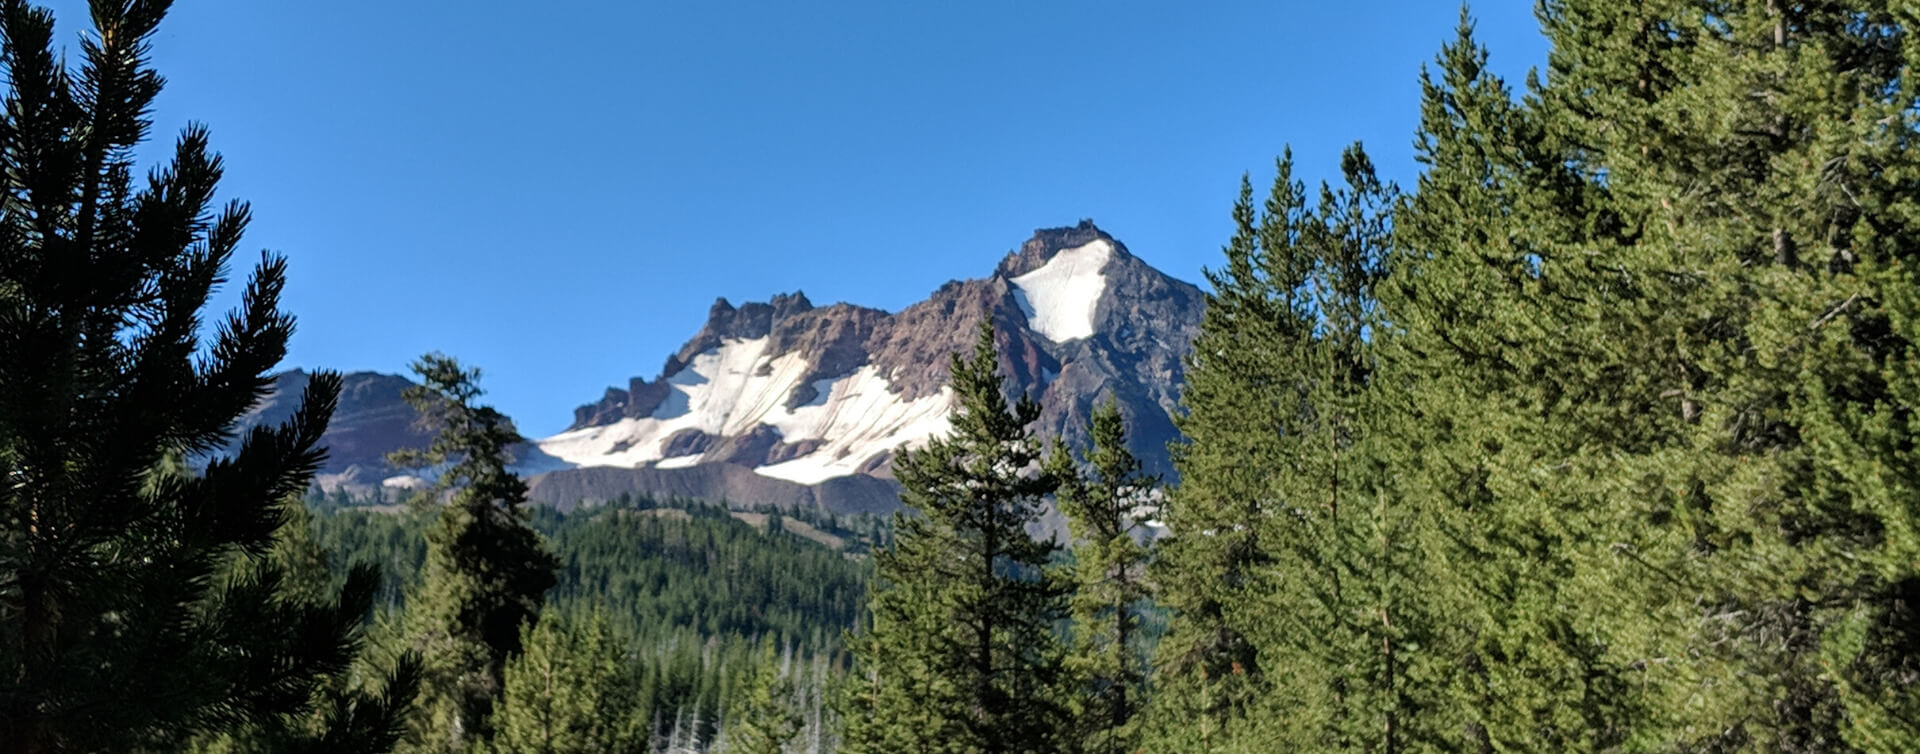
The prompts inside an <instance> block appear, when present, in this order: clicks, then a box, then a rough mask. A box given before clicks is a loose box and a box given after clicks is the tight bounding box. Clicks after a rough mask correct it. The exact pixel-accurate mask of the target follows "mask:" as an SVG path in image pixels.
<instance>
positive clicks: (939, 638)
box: [846, 321, 1070, 754]
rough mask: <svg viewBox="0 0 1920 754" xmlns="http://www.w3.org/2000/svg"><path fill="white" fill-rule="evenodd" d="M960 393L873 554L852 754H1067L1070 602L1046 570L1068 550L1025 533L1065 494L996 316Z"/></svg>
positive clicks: (905, 474)
mask: <svg viewBox="0 0 1920 754" xmlns="http://www.w3.org/2000/svg"><path fill="white" fill-rule="evenodd" d="M951 385H952V387H953V390H954V392H955V394H956V395H957V397H958V400H959V410H958V411H957V412H956V413H955V415H954V417H953V429H952V430H951V432H950V433H949V434H947V435H946V436H944V437H939V438H935V439H934V440H932V441H931V442H929V443H928V445H927V447H925V448H923V449H921V450H917V451H912V452H907V453H905V454H903V455H902V456H901V457H900V459H899V461H898V462H897V463H896V464H895V467H894V473H895V475H896V476H897V477H898V479H899V480H900V484H901V487H902V489H903V493H902V494H903V497H904V500H905V502H906V505H907V507H908V508H909V510H910V511H911V515H900V516H897V517H896V519H895V526H896V532H897V533H896V535H895V537H894V540H893V543H892V544H891V545H890V546H888V547H886V548H884V549H882V550H881V551H880V552H878V553H877V554H876V567H877V571H878V573H877V576H878V581H877V582H876V584H875V585H874V587H873V592H872V597H871V603H870V609H871V610H872V614H873V623H872V627H871V628H870V629H869V631H868V632H867V633H866V634H865V635H863V636H858V637H855V639H854V642H853V647H854V653H855V657H856V660H857V663H858V672H859V673H860V674H861V678H860V680H859V681H857V683H856V688H855V689H854V691H853V693H852V699H851V703H850V706H849V709H848V710H847V718H848V727H847V741H846V748H847V749H848V750H850V751H854V752H866V753H868V754H880V753H882V752H888V753H891V752H900V751H914V752H934V753H940V752H954V753H963V752H964V753H972V752H1048V751H1059V750H1062V749H1065V748H1066V747H1068V746H1069V745H1070V743H1069V742H1067V741H1063V740H1062V734H1063V733H1065V732H1066V731H1067V730H1068V725H1067V723H1068V720H1067V715H1066V712H1065V709H1064V705H1063V702H1062V700H1061V699H1060V698H1059V693H1060V688H1061V685H1062V681H1063V677H1062V667H1061V665H1062V654H1063V652H1062V648H1061V647H1060V641H1059V639H1058V638H1057V637H1056V636H1055V634H1054V625H1055V622H1056V621H1058V620H1059V619H1061V618H1062V617H1064V613H1065V609H1064V608H1065V604H1064V603H1065V598H1066V596H1067V595H1066V590H1065V589H1063V588H1062V586H1061V584H1060V583H1059V580H1058V578H1057V576H1056V575H1055V574H1053V573H1051V572H1050V571H1049V564H1050V562H1051V561H1052V559H1053V556H1054V554H1055V553H1056V552H1057V551H1058V550H1059V546H1058V545H1056V544H1054V543H1052V542H1042V541H1038V540H1035V539H1034V538H1033V537H1032V536H1031V535H1030V534H1029V533H1028V527H1029V526H1030V525H1031V524H1033V523H1035V522H1036V521H1038V519H1039V516H1040V514H1041V512H1042V510H1043V506H1044V504H1045V499H1046V497H1047V496H1048V495H1050V494H1051V493H1052V492H1053V491H1054V489H1055V482H1054V480H1053V478H1052V475H1051V474H1048V473H1045V472H1044V469H1043V468H1039V467H1038V466H1037V465H1038V464H1040V463H1041V461H1042V453H1041V449H1040V443H1039V442H1038V440H1036V439H1035V437H1034V435H1033V432H1032V430H1031V429H1029V425H1031V424H1032V423H1033V421H1034V420H1035V419H1037V418H1038V417H1039V415H1040V407H1039V405H1038V404H1037V403H1035V402H1034V401H1033V400H1032V399H1031V398H1027V397H1023V398H1022V399H1021V400H1019V401H1018V402H1016V403H1014V404H1012V405H1009V404H1008V401H1007V397H1006V395H1005V393H1004V392H1003V391H1004V390H1005V386H1004V384H1003V382H1002V380H1001V378H1000V375H999V357H998V355H997V353H996V348H995V344H994V331H993V325H992V323H991V322H990V321H988V322H983V323H982V324H981V327H980V335H979V339H978V341H977V342H976V343H975V346H974V350H973V354H972V356H971V357H965V358H963V357H962V356H961V355H959V354H955V355H954V357H953V362H952V367H951Z"/></svg>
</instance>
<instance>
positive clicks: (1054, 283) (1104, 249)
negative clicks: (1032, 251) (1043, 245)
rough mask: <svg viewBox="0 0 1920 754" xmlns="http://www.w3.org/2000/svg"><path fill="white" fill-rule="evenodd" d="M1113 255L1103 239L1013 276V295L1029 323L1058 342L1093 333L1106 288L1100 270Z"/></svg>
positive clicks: (1104, 278) (1058, 255)
mask: <svg viewBox="0 0 1920 754" xmlns="http://www.w3.org/2000/svg"><path fill="white" fill-rule="evenodd" d="M1112 257H1113V246H1112V244H1109V243H1107V241H1106V239H1100V240H1097V241H1094V242H1093V243H1089V244H1087V245H1085V246H1077V247H1074V248H1071V249H1067V250H1065V251H1062V252H1060V253H1058V254H1055V255H1053V258H1052V259H1049V260H1047V263H1046V264H1044V265H1041V266H1040V269H1037V270H1034V271H1032V272H1029V273H1027V274H1025V275H1021V276H1019V277H1016V278H1014V279H1013V280H1012V281H1011V282H1012V283H1013V297H1014V300H1015V301H1016V302H1018V303H1019V304H1020V311H1021V312H1023V313H1025V314H1026V315H1027V324H1028V326H1030V327H1032V328H1033V329H1034V330H1035V331H1037V332H1039V333H1040V334H1041V335H1044V336H1046V338H1047V339H1048V340H1051V341H1053V342H1055V343H1065V342H1067V341H1069V340H1077V339H1079V338H1084V337H1087V336H1089V335H1092V334H1093V312H1094V308H1095V307H1096V306H1098V305H1099V303H1100V294H1101V293H1103V292H1105V291H1106V289H1107V278H1106V276H1105V275H1102V274H1101V272H1100V271H1101V270H1102V269H1103V268H1105V267H1106V266H1107V260H1108V259H1111V258H1112Z"/></svg>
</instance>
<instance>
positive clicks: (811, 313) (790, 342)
mask: <svg viewBox="0 0 1920 754" xmlns="http://www.w3.org/2000/svg"><path fill="white" fill-rule="evenodd" d="M887 318H888V317H887V313H886V312H883V311H880V310H879V309H869V308H866V307H862V306H854V305H852V304H846V303H839V304H834V305H832V306H828V307H823V308H815V307H814V306H813V302H811V301H808V300H807V296H806V294H805V293H799V292H795V293H792V294H784V293H783V294H779V295H776V296H774V297H773V300H772V301H769V302H766V303H760V302H748V303H746V304H742V305H740V306H739V307H737V308H736V307H734V306H733V304H731V303H728V302H727V300H726V299H724V298H722V299H719V300H716V301H714V302H713V306H712V307H711V308H709V309H708V310H707V323H706V324H705V325H704V326H702V327H701V328H700V332H698V333H695V334H694V336H693V338H692V339H690V340H688V341H687V343H686V345H683V346H681V347H680V350H679V351H678V352H676V353H674V355H672V356H670V357H668V358H667V363H666V366H665V367H663V368H662V369H661V370H660V376H659V377H656V378H654V379H652V380H646V379H641V378H639V377H635V378H633V379H632V380H630V381H628V383H627V389H626V390H621V389H619V388H607V392H606V394H605V395H603V396H601V398H600V400H599V401H596V402H594V403H590V404H587V405H585V406H581V407H579V408H577V409H574V412H573V424H572V425H570V426H568V427H567V429H569V430H573V429H580V428H582V427H598V426H604V425H607V424H612V423H614V422H617V421H620V420H621V419H629V418H639V417H645V416H652V415H653V412H654V411H655V410H656V409H658V408H659V407H660V404H661V402H663V401H665V400H666V398H667V394H668V391H669V390H670V388H669V386H668V384H667V378H669V377H672V376H674V375H675V374H678V373H679V372H680V370H682V369H685V368H686V367H687V365H688V364H691V363H693V360H694V358H695V357H697V356H699V355H700V354H702V353H706V352H707V351H711V350H713V349H716V348H719V347H720V344H722V343H724V342H726V341H729V340H742V339H749V340H750V339H754V338H767V339H769V340H768V347H769V351H770V352H771V353H777V354H786V353H799V354H800V355H801V356H802V358H804V359H805V360H806V362H807V364H808V365H809V368H808V370H807V373H806V375H804V376H803V377H802V379H801V381H800V386H799V387H797V388H795V389H794V392H793V395H791V396H789V397H788V399H787V406H788V407H789V408H792V407H796V406H802V405H805V404H807V403H809V402H811V401H813V400H815V399H816V398H818V397H819V396H818V392H819V391H818V390H816V389H815V388H814V386H813V383H814V382H816V381H819V380H823V379H830V378H834V377H840V376H842V375H845V374H847V373H850V372H852V371H853V370H855V369H857V368H859V367H860V366H861V365H862V364H865V363H866V352H865V344H866V341H867V339H868V337H869V336H870V335H871V333H872V332H873V331H874V330H875V329H876V328H878V327H880V326H881V325H882V324H884V323H885V322H886V321H887Z"/></svg>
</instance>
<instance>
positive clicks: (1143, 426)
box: [572, 221, 1204, 478]
mask: <svg viewBox="0 0 1920 754" xmlns="http://www.w3.org/2000/svg"><path fill="white" fill-rule="evenodd" d="M1096 241H1104V242H1106V243H1107V244H1109V245H1110V247H1111V248H1112V254H1111V255H1110V256H1109V258H1108V261H1107V263H1106V265H1105V266H1104V267H1103V268H1102V269H1101V270H1100V274H1101V275H1102V276H1103V277H1104V278H1105V287H1104V290H1103V291H1102V293H1101V295H1100V298H1099V299H1098V300H1097V302H1096V304H1095V308H1094V312H1093V317H1094V320H1093V325H1094V327H1093V329H1094V332H1093V334H1092V335H1091V336H1089V337H1084V338H1077V339H1073V340H1069V341H1067V342H1063V343H1056V342H1053V341H1052V340H1050V339H1048V338H1047V337H1045V336H1044V335H1042V334H1041V333H1039V332H1038V331H1036V330H1035V329H1034V328H1033V327H1032V325H1031V324H1030V323H1029V322H1028V321H1027V315H1026V314H1025V312H1024V311H1023V310H1022V308H1021V302H1020V301H1019V300H1018V299H1017V298H1016V296H1015V295H1014V294H1015V286H1014V285H1013V283H1012V279H1013V278H1015V277H1019V276H1021V275H1024V274H1026V273H1029V272H1032V271H1034V270H1037V269H1039V268H1041V267H1042V266H1044V265H1046V264H1047V263H1048V262H1049V261H1051V260H1052V259H1053V258H1054V257H1055V256H1056V255H1058V254H1060V253H1061V252H1063V251H1066V250H1069V249H1076V248H1080V247H1083V246H1085V245H1087V244H1089V243H1093V242H1096ZM1203 301H1204V300H1203V297H1202V296H1201V293H1200V290H1199V289H1198V288H1196V287H1194V286H1193V285H1190V284H1188V283H1185V282H1182V281H1179V280H1176V279H1174V278H1171V277H1168V276H1166V275H1165V274H1162V273H1161V272H1159V271H1158V270H1155V269H1153V268H1152V267H1151V266H1149V265H1148V264H1146V263H1145V262H1143V261H1141V260H1140V259H1139V258H1137V257H1134V256H1133V255H1132V254H1131V253H1130V252H1128V250H1127V248H1126V246H1125V245H1124V244H1122V243H1120V242H1119V241H1118V240H1116V239H1114V238H1113V237H1112V236H1111V235H1109V234H1107V233H1106V232H1105V231H1102V230H1100V229H1099V228H1098V227H1096V226H1095V225H1094V224H1093V223H1092V222H1090V221H1081V222H1080V223H1079V224H1077V225H1074V226H1071V227H1064V228H1048V229H1041V230H1038V231H1035V233H1034V235H1033V237H1032V238H1030V239H1028V240H1027V241H1026V242H1025V243H1023V244H1021V245H1020V247H1019V248H1018V249H1015V250H1014V251H1012V252H1010V253H1009V254H1007V256H1006V257H1004V258H1003V259H1002V260H1001V261H1000V263H999V265H998V266H997V267H996V269H995V271H994V273H993V274H992V275H991V276H988V277H986V278H980V279H974V280H956V281H950V282H948V283H946V284H944V285H942V286H940V287H939V289H937V290H935V291H934V292H933V293H932V294H931V295H929V296H928V297H927V299H926V300H924V301H921V302H919V303H916V304H913V305H912V306H909V307H907V308H906V309H904V310H902V311H900V312H898V313H895V314H888V313H886V312H883V311H880V310H877V309H869V308H865V307H859V306H854V305H851V304H845V303H839V304H834V305H832V306H827V307H814V306H813V305H812V303H811V302H810V301H808V300H807V299H806V297H805V296H804V295H803V294H799V293H794V294H785V295H780V296H775V297H774V298H773V299H772V300H771V301H768V302H766V303H748V304H743V305H741V306H739V307H735V306H733V305H732V304H730V303H728V302H727V301H725V300H724V299H723V300H720V301H717V302H715V304H714V306H713V308H712V309H711V310H710V311H709V312H708V321H707V323H706V325H705V326H703V327H702V328H701V330H700V331H699V332H698V333H696V334H695V335H694V337H693V338H692V339H690V340H688V341H687V343H686V345H684V346H683V347H681V349H680V350H679V351H678V352H677V353H675V354H674V355H673V356H672V357H671V358H669V359H668V360H667V363H666V368H665V369H664V370H663V371H662V372H661V375H660V376H659V377H657V378H655V379H653V380H639V379H635V380H633V381H632V382H630V383H629V387H628V389H626V390H619V389H609V390H608V391H607V394H606V396H605V397H603V398H602V399H601V400H600V401H599V402H597V403H595V404H590V405H588V406H583V407H581V408H580V409H579V410H578V411H576V412H575V423H574V426H573V427H572V428H576V429H577V428H581V427H591V426H601V425H606V424H612V423H614V422H616V421H618V420H619V419H620V418H626V417H642V416H650V415H652V413H653V411H654V410H655V409H656V408H657V407H658V406H659V405H660V403H661V401H662V400H663V399H664V398H665V397H666V395H667V391H668V390H669V387H668V383H667V378H670V377H672V376H673V375H675V374H676V373H677V372H679V370H681V369H684V368H685V367H686V366H687V365H688V364H690V363H692V361H693V359H694V358H695V357H697V356H699V355H700V354H702V353H706V352H709V351H712V350H714V349H716V348H718V347H720V346H721V344H723V343H725V342H727V341H730V340H737V339H752V338H762V337H765V338H768V339H769V342H768V351H767V352H768V354H770V355H774V356H783V355H787V354H799V355H800V356H801V358H802V359H804V361H805V362H806V363H807V364H808V365H809V370H808V373H807V374H806V376H805V379H803V380H802V381H801V383H800V384H799V385H798V386H797V387H795V388H794V390H793V391H792V393H791V394H790V395H788V396H787V397H786V405H787V407H788V408H789V409H791V408H794V407H798V406H802V405H807V404H809V403H811V402H814V401H816V400H821V399H823V398H824V396H821V395H819V390H818V388H816V387H815V386H814V383H815V382H816V381H818V380H823V379H830V378H835V377H840V376H844V375H847V374H851V373H853V372H854V370H856V369H858V368H860V367H862V366H866V365H872V366H873V367H875V368H876V369H877V370H878V371H879V373H880V374H881V376H883V377H885V378H886V379H887V381H888V383H889V385H888V389H890V390H891V391H892V392H893V393H894V394H896V395H898V396H899V397H900V399H901V400H903V401H911V400H914V399H919V398H924V397H926V396H931V395H937V394H939V392H940V390H941V388H942V387H943V386H944V385H945V383H946V380H947V373H948V366H949V363H950V358H951V356H952V354H954V353H956V352H958V353H965V352H967V351H968V350H970V349H971V348H972V347H973V339H974V336H975V332H976V328H977V327H978V324H979V322H980V321H981V320H982V319H990V321H992V322H993V323H994V326H995V330H996V332H997V337H998V341H999V345H1000V349H1001V353H1002V358H1003V364H1004V368H1005V369H1006V372H1007V374H1008V375H1009V376H1011V377H1012V378H1013V381H1014V383H1015V385H1016V386H1017V387H1018V388H1019V389H1020V390H1023V391H1026V392H1027V393H1029V394H1031V395H1033V396H1034V397H1035V398H1036V399H1038V400H1039V402H1040V405H1041V409H1042V414H1041V420H1040V427H1039V428H1040V430H1041V432H1042V434H1043V435H1046V436H1062V437H1065V438H1066V439H1067V440H1068V441H1069V442H1072V443H1075V444H1084V443H1085V442H1086V439H1087V432H1088V423H1089V422H1088V416H1089V415H1090V413H1091V412H1092V410H1093V408H1094V407H1095V406H1096V405H1098V404H1099V403H1102V402H1104V401H1106V400H1107V399H1108V398H1109V397H1111V398H1113V399H1115V400H1117V401H1118V402H1119V404H1120V408H1121V413H1122V414H1123V415H1125V416H1126V417H1127V419H1128V422H1129V434H1130V437H1131V445H1132V447H1133V450H1134V452H1135V453H1136V454H1137V455H1139V456H1140V457H1141V459H1142V460H1143V462H1144V463H1145V465H1146V467H1147V468H1148V469H1149V470H1151V471H1154V472H1158V473H1170V472H1171V471H1172V469H1171V463H1170V461H1169V457H1168V451H1167V443H1168V442H1169V441H1171V440H1174V439H1176V438H1177V432H1176V430H1175V428H1174V425H1173V421H1172V414H1173V413H1174V411H1176V410H1177V406H1178V398H1179V396H1178V392H1177V391H1178V388H1177V386H1178V385H1179V382H1180V380H1181V377H1182V370H1183V363H1182V359H1183V358H1184V357H1185V355H1186V353H1187V351H1188V350H1189V349H1190V348H1191V347H1192V341H1193V338H1194V336H1195V335H1196V334H1197V333H1198V330H1199V325H1200V313H1201V307H1202V306H1203ZM762 368H763V369H764V368H765V367H764V366H763V367H762ZM829 439H831V438H829ZM820 444H821V443H820V442H819V441H804V442H799V443H788V442H785V441H784V439H783V438H781V437H780V434H779V432H778V431H777V430H775V429H773V428H772V427H768V426H760V427H756V428H754V429H752V430H750V431H749V432H747V433H745V434H743V435H741V436H739V437H733V438H715V439H714V441H713V443H712V445H711V447H702V449H701V450H702V451H703V452H704V455H703V456H702V464H706V463H712V462H726V463H729V464H738V465H740V466H742V467H746V468H752V467H756V466H762V465H768V464H773V463H779V462H781V461H785V460H790V459H793V458H796V457H800V456H804V455H807V454H808V453H811V452H813V451H814V450H815V449H817V447H818V446H819V445H820ZM889 457H890V454H882V455H879V456H875V457H874V458H873V459H870V460H868V461H867V462H865V463H863V464H861V465H860V466H859V467H858V468H859V474H858V476H863V477H877V478H884V477H887V476H890V470H889V468H888V463H889Z"/></svg>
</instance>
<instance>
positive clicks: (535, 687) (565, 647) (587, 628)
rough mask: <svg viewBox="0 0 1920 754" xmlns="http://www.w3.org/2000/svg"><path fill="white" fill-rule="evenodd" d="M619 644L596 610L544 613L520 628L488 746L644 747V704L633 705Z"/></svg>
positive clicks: (582, 752)
mask: <svg viewBox="0 0 1920 754" xmlns="http://www.w3.org/2000/svg"><path fill="white" fill-rule="evenodd" d="M624 643H625V641H624V640H623V638H622V637H620V636H618V635H617V634H616V633H615V632H614V631H613V629H612V627H611V625H610V624H609V623H608V620H607V616H606V615H605V614H604V613H601V612H598V611H595V612H593V613H591V614H588V615H578V614H575V615H550V616H546V617H544V618H543V619H542V620H541V621H540V622H539V623H538V624H537V625H533V626H530V627H528V628H527V632H526V636H525V638H524V640H523V644H524V647H525V650H524V651H523V652H522V653H521V654H520V655H519V656H517V657H515V658H513V659H512V660H510V661H509V662H508V663H507V666H506V674H505V679H504V683H503V688H502V692H501V696H500V703H499V705H498V707H497V708H496V709H495V711H494V713H493V726H494V729H495V731H494V735H493V740H492V744H491V746H492V748H493V750H494V751H498V752H503V753H511V754H574V753H578V754H589V753H590V752H596V753H597V752H608V753H609V754H618V753H620V752H644V751H645V750H646V746H647V739H648V730H647V725H648V722H649V719H650V716H651V714H652V710H651V709H643V708H641V707H640V706H638V703H639V702H640V701H642V700H641V698H640V695H639V694H638V693H637V689H636V688H635V685H636V679H635V677H634V673H633V668H632V665H631V660H630V659H629V658H628V656H627V652H626V650H625V647H624ZM649 706H651V705H649Z"/></svg>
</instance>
